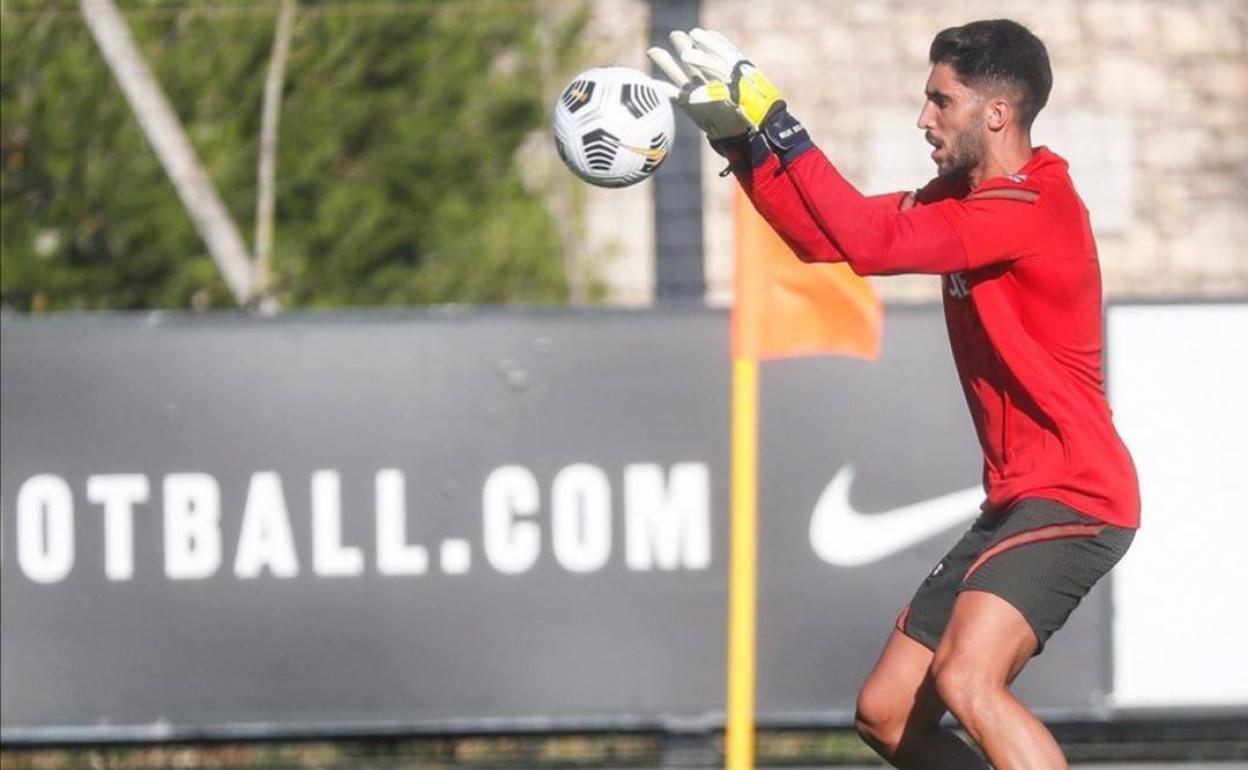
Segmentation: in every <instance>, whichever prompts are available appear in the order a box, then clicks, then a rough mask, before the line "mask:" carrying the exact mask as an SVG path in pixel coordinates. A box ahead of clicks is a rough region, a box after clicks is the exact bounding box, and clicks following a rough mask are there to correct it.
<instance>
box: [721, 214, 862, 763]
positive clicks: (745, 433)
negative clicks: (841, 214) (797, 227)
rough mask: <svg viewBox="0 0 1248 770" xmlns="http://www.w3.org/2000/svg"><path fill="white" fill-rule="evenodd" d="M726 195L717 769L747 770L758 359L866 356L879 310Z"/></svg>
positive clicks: (851, 282)
mask: <svg viewBox="0 0 1248 770" xmlns="http://www.w3.org/2000/svg"><path fill="white" fill-rule="evenodd" d="M735 196H736V197H735V198H734V199H733V220H734V222H735V229H736V251H737V254H736V260H737V265H736V270H737V275H736V290H735V295H734V296H733V302H732V459H731V466H732V469H731V474H732V490H731V506H730V507H731V510H730V512H729V515H730V524H729V535H728V537H729V540H730V541H731V547H730V549H729V557H728V560H729V565H728V629H727V631H728V639H727V659H728V661H727V662H728V671H727V687H726V688H725V689H726V695H727V704H726V705H727V708H726V710H725V720H724V722H725V724H724V728H725V736H724V739H725V741H724V764H725V767H726V768H727V770H753V767H754V695H755V692H754V690H755V687H754V685H755V681H754V680H755V668H756V662H755V657H756V650H755V643H756V636H755V623H756V618H757V615H756V605H757V601H758V586H757V572H758V545H757V543H758V511H757V505H758V368H759V367H758V362H759V361H760V360H763V359H768V358H784V357H789V356H808V355H819V354H822V353H839V354H841V355H850V356H858V357H861V358H872V359H873V358H875V357H877V356H878V355H879V352H880V327H881V321H882V318H883V310H882V309H881V307H880V301H879V299H878V298H877V297H876V296H875V292H874V291H873V290H872V289H871V284H869V283H867V281H866V280H865V279H864V278H861V277H859V276H858V275H856V274H855V273H854V272H853V271H852V270H850V269H849V266H848V265H845V264H832V265H807V264H804V263H802V262H801V261H800V260H799V259H798V258H797V257H796V256H795V255H794V254H793V252H792V251H791V250H790V249H789V247H788V244H786V243H785V242H784V241H783V240H782V239H781V238H780V236H778V235H776V233H775V231H773V230H772V229H771V226H770V225H768V224H767V222H766V221H764V220H763V218H762V217H761V216H759V215H758V212H756V211H755V210H754V207H753V206H752V205H751V204H750V202H749V201H748V200H746V198H745V195H744V194H743V193H742V192H741V191H740V190H737V191H736V193H735Z"/></svg>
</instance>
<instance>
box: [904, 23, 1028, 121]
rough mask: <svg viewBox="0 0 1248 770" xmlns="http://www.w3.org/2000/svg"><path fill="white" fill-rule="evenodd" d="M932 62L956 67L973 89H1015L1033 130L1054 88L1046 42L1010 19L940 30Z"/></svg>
mask: <svg viewBox="0 0 1248 770" xmlns="http://www.w3.org/2000/svg"><path fill="white" fill-rule="evenodd" d="M928 59H929V60H930V61H931V63H932V64H934V65H935V64H948V65H950V66H951V67H953V70H954V72H956V73H958V79H959V80H961V81H962V82H963V83H965V84H966V85H967V86H969V87H971V88H978V87H981V86H992V85H994V84H999V85H1004V86H1008V87H1010V88H1012V89H1013V90H1014V93H1015V96H1016V97H1017V98H1018V103H1017V107H1018V113H1019V123H1020V124H1021V125H1022V127H1023V128H1031V124H1032V121H1034V120H1035V119H1036V115H1037V114H1038V113H1039V112H1040V109H1041V108H1042V107H1044V105H1045V103H1046V102H1047V101H1048V100H1049V91H1050V90H1052V88H1053V70H1052V69H1051V68H1050V67H1049V52H1048V51H1047V50H1045V48H1044V43H1043V42H1041V41H1040V38H1038V37H1036V36H1035V35H1033V34H1032V33H1031V30H1029V29H1027V28H1026V27H1024V26H1023V25H1022V24H1019V23H1018V22H1015V21H1010V20H1009V19H994V20H992V21H974V22H971V23H970V24H965V25H963V26H961V27H950V28H949V29H946V30H942V31H941V32H940V34H938V35H936V39H934V40H933V41H932V48H931V51H930V52H929V53H928Z"/></svg>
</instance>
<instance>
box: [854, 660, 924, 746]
mask: <svg viewBox="0 0 1248 770" xmlns="http://www.w3.org/2000/svg"><path fill="white" fill-rule="evenodd" d="M913 703H914V702H913V700H912V699H909V698H905V697H904V696H901V695H900V694H899V693H898V692H897V691H896V689H894V688H892V687H889V686H888V685H887V684H886V683H883V682H880V681H879V680H877V679H875V678H870V679H867V681H866V682H865V683H864V684H863V685H862V689H861V690H859V691H858V702H857V704H856V708H855V710H854V728H855V729H856V730H857V731H858V735H860V736H861V737H862V739H863V740H864V741H866V742H867V743H868V744H870V745H871V746H872V747H874V748H875V749H877V750H878V751H882V752H885V753H887V754H892V753H894V752H895V751H896V750H897V746H898V744H900V743H901V738H902V734H903V733H904V732H905V729H906V720H907V719H909V716H910V709H911V708H912V706H913Z"/></svg>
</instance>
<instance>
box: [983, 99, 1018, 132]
mask: <svg viewBox="0 0 1248 770" xmlns="http://www.w3.org/2000/svg"><path fill="white" fill-rule="evenodd" d="M984 110H985V114H984V125H986V126H987V127H988V130H989V131H1000V130H1001V129H1003V128H1005V127H1006V126H1007V125H1008V124H1009V122H1010V119H1011V118H1013V117H1014V105H1012V104H1010V103H1009V102H1008V101H1007V100H1006V99H1005V98H1004V97H1000V96H997V97H993V98H992V99H989V100H988V102H987V103H986V104H985V105H984Z"/></svg>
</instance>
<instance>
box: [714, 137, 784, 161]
mask: <svg viewBox="0 0 1248 770" xmlns="http://www.w3.org/2000/svg"><path fill="white" fill-rule="evenodd" d="M711 149H713V150H715V152H717V153H719V154H720V155H722V156H723V157H724V158H726V159H727V160H728V167H729V168H730V169H731V170H733V171H737V170H749V169H755V168H758V167H759V166H761V165H763V164H764V163H766V162H767V156H768V155H770V154H771V147H769V146H768V145H767V140H766V139H764V138H763V135H762V134H759V133H757V132H754V131H751V132H749V133H748V134H742V135H741V136H734V137H731V138H729V139H712V140H711Z"/></svg>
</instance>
